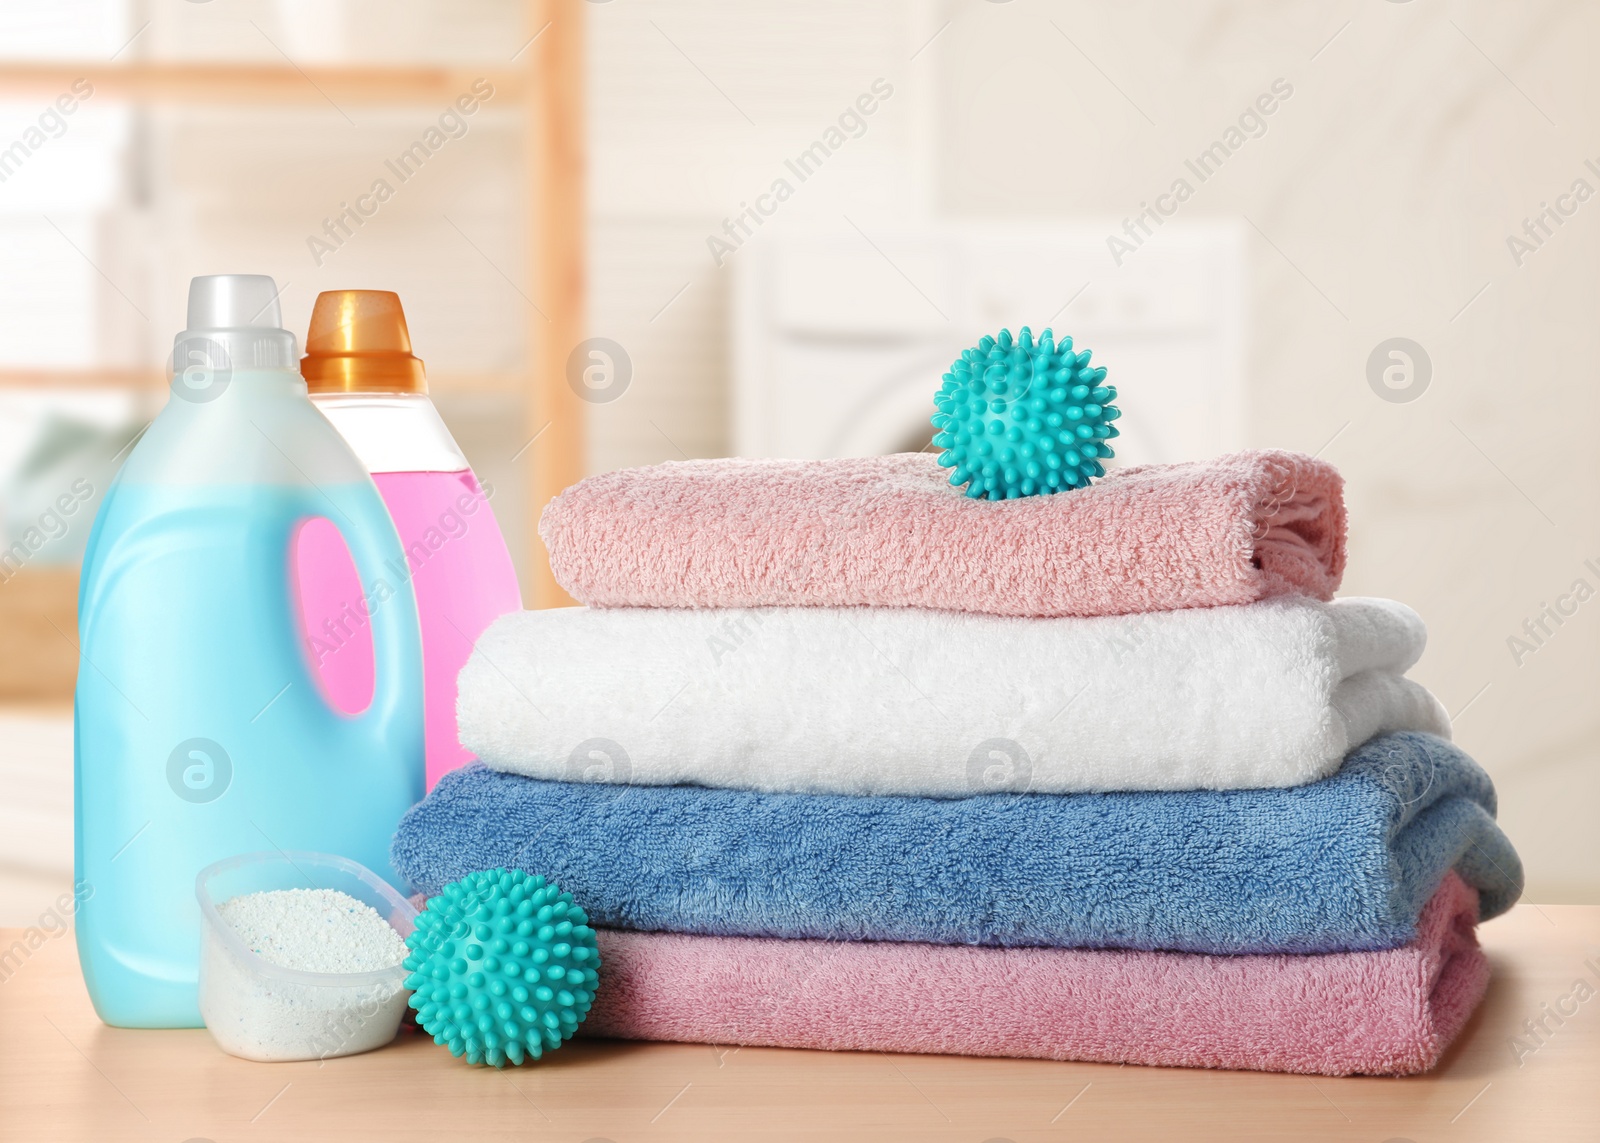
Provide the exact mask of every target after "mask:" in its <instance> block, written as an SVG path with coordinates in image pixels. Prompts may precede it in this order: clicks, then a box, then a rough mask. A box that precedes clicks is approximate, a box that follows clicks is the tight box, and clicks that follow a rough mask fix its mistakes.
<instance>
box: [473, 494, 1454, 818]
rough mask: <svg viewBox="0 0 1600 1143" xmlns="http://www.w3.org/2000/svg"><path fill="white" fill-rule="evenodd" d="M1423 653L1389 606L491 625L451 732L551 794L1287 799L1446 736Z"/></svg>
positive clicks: (655, 616)
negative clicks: (1368, 754)
mask: <svg viewBox="0 0 1600 1143" xmlns="http://www.w3.org/2000/svg"><path fill="white" fill-rule="evenodd" d="M1062 495H1066V494H1065V493H1063V494H1062ZM974 503H975V502H974ZM1002 503H1003V502H1002ZM1425 641H1426V632H1425V630H1424V628H1423V624H1422V620H1421V619H1420V618H1418V617H1417V614H1416V613H1415V612H1414V611H1412V610H1411V609H1410V608H1408V607H1405V606H1404V605H1402V604H1399V603H1394V602H1392V601H1390V600H1384V599H1342V600H1338V601H1336V602H1334V603H1318V602H1316V601H1314V600H1309V599H1306V598H1304V597H1302V596H1295V597H1290V598H1285V599H1274V600H1268V601H1266V602H1263V603H1253V604H1248V605H1244V606H1240V607H1217V608H1204V609H1195V610H1187V611H1168V612H1160V613H1157V614H1153V615H1123V616H1106V617H1101V618H1094V619H1071V618H1068V619H1016V618H1010V617H1000V616H991V615H963V614H958V613H955V612H948V611H918V610H914V609H888V608H815V607H814V608H782V609H770V610H758V611H743V612H739V611H691V610H664V609H659V608H624V609H616V610H611V609H599V610H596V609H589V608H571V607H569V608H559V609H554V610H549V611H526V612H516V613H513V614H511V615H507V616H503V617H502V618H501V619H499V620H498V621H497V622H496V623H495V624H494V625H493V626H492V627H490V628H489V630H488V631H486V632H485V633H484V635H483V636H482V637H481V638H480V639H479V641H478V645H477V649H476V650H475V651H474V653H473V655H472V657H471V659H470V660H469V661H468V663H467V666H466V667H465V668H464V669H463V670H462V672H461V675H460V690H459V696H460V697H459V700H458V703H457V715H458V725H459V728H460V734H461V741H462V744H463V745H465V746H466V748H467V749H468V750H471V751H472V752H473V753H475V754H476V755H477V756H478V757H479V758H481V759H483V760H484V762H486V763H487V764H488V765H490V766H491V767H494V768H495V769H500V770H509V771H514V772H517V773H521V774H526V775H528V776H530V777H536V778H547V779H552V780H557V781H611V782H621V783H634V784H641V785H674V784H678V783H693V784H697V785H703V786H717V787H723V788H730V789H743V790H764V791H770V792H778V793H816V794H908V795H917V796H931V797H965V796H968V795H971V794H976V793H997V792H1002V791H1006V792H1012V793H1023V792H1032V793H1066V792H1069V791H1079V790H1186V789H1212V790H1223V789H1239V788H1249V787H1261V786H1296V785H1300V784H1302V783H1305V782H1312V781H1315V780H1317V779H1318V778H1324V777H1326V776H1328V775H1329V774H1331V773H1333V772H1334V771H1335V770H1336V769H1338V766H1339V762H1340V760H1341V759H1343V758H1344V756H1345V755H1346V754H1347V753H1348V752H1349V751H1350V750H1352V749H1354V748H1355V747H1357V746H1359V745H1360V744H1361V743H1363V742H1365V741H1367V740H1368V739H1369V738H1372V737H1373V736H1375V735H1378V734H1382V733H1386V732H1389V731H1397V730H1424V731H1429V732H1431V733H1434V734H1439V735H1441V736H1444V737H1448V736H1449V733H1450V721H1449V718H1448V716H1447V715H1446V714H1445V712H1444V709H1443V708H1442V707H1441V706H1440V705H1439V703H1438V701H1437V700H1436V699H1435V698H1434V697H1433V696H1432V695H1430V694H1429V693H1428V692H1427V691H1426V690H1425V689H1423V687H1421V686H1420V685H1419V684H1417V683H1415V682H1412V681H1411V680H1409V679H1406V678H1404V677H1402V676H1403V673H1404V672H1405V670H1406V669H1407V668H1408V667H1410V666H1411V665H1412V664H1413V663H1415V662H1416V661H1417V659H1418V657H1419V656H1420V655H1421V654H1422V649H1423V645H1424V643H1425ZM624 760H625V762H624Z"/></svg>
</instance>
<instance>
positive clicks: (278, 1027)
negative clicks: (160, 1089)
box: [200, 889, 407, 1060]
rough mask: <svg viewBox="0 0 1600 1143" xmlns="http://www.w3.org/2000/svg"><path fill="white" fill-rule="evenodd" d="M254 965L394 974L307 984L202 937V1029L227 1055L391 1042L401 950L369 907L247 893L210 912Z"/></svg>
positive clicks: (305, 1055)
mask: <svg viewBox="0 0 1600 1143" xmlns="http://www.w3.org/2000/svg"><path fill="white" fill-rule="evenodd" d="M217 912H218V914H219V915H220V916H221V917H222V919H223V921H224V922H225V923H226V924H227V926H228V927H229V928H231V929H232V930H233V931H234V933H235V934H236V935H237V936H238V938H239V939H240V940H241V941H243V942H244V944H245V945H246V946H247V947H248V948H249V949H250V951H251V952H253V953H255V954H257V955H258V956H260V957H261V958H262V959H264V960H266V961H268V962H269V963H270V964H272V965H276V966H278V967H280V968H283V969H289V970H291V971H293V972H317V973H371V972H379V971H382V970H384V969H394V970H395V971H394V972H393V973H392V974H390V975H388V976H386V977H384V978H383V979H381V980H379V981H376V982H373V981H366V982H360V983H344V982H338V981H335V982H331V983H316V984H313V983H309V982H306V981H304V980H297V979H295V978H293V977H292V976H290V975H287V974H278V973H274V972H272V971H271V970H270V969H263V968H262V966H260V965H259V964H256V963H252V962H251V961H250V960H249V959H247V958H245V957H241V956H238V955H236V954H235V953H234V952H232V951H230V950H229V948H228V947H227V946H226V945H225V944H224V943H223V942H222V941H221V940H218V939H215V938H214V937H213V936H211V935H210V934H209V933H208V935H207V938H206V942H205V948H204V956H203V958H202V964H201V970H202V971H201V980H200V1003H201V1011H202V1013H203V1014H204V1016H205V1021H206V1027H207V1028H209V1029H210V1030H211V1032H212V1034H213V1035H214V1036H215V1037H216V1039H217V1041H218V1043H220V1044H221V1045H222V1046H223V1047H224V1048H225V1049H227V1050H228V1051H229V1052H232V1053H233V1054H234V1055H239V1056H244V1057H246V1058H248V1059H254V1060H305V1059H319V1058H325V1057H328V1056H344V1055H350V1054H352V1053H355V1052H364V1051H367V1050H369V1049H371V1048H376V1047H379V1046H381V1045H383V1044H386V1043H388V1042H389V1041H390V1040H391V1039H393V1038H394V1034H395V1030H396V1028H397V1027H398V1026H399V1022H400V1016H401V1015H402V1014H403V1012H404V1010H405V1003H406V1000H405V990H404V988H403V987H402V980H403V977H404V971H403V970H400V969H398V968H397V967H396V966H398V965H399V964H400V962H401V961H402V960H404V959H405V957H406V953H407V949H406V946H405V941H404V940H403V939H402V938H401V936H400V934H399V933H397V932H396V931H395V930H394V928H393V927H392V926H390V924H389V922H388V921H386V920H384V918H383V917H382V916H381V915H380V914H379V913H378V911H377V910H376V909H374V908H372V906H370V905H367V904H365V903H363V902H361V901H358V900H356V899H355V898H354V897H351V896H349V895H348V894H346V893H340V892H339V891H337V890H334V889H278V890H273V891H270V892H264V893H247V894H244V895H242V896H239V897H234V898H232V899H231V900H228V901H224V902H223V903H222V904H220V905H219V906H217Z"/></svg>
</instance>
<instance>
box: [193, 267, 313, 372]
mask: <svg viewBox="0 0 1600 1143" xmlns="http://www.w3.org/2000/svg"><path fill="white" fill-rule="evenodd" d="M172 360H173V362H174V367H175V368H176V369H178V370H180V371H181V370H183V369H184V368H185V367H187V366H192V365H194V364H196V363H204V364H206V365H207V366H209V367H210V368H212V369H219V370H220V369H228V370H232V369H293V370H295V371H296V372H297V373H298V372H299V368H300V354H299V352H298V348H297V346H296V343H295V337H294V334H292V333H290V332H289V331H288V330H286V329H284V328H283V314H282V311H281V310H280V309H279V308H278V287H277V284H276V283H274V282H273V280H272V278H271V277H270V276H268V275H266V274H206V275H203V276H202V277H198V278H194V279H191V280H190V282H189V317H188V328H187V329H185V330H184V331H183V332H182V333H180V334H179V335H178V336H177V338H176V339H175V341H174V343H173V349H172Z"/></svg>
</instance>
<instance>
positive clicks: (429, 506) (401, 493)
mask: <svg viewBox="0 0 1600 1143" xmlns="http://www.w3.org/2000/svg"><path fill="white" fill-rule="evenodd" d="M300 372H301V375H302V376H304V378H305V381H306V386H307V388H308V389H309V390H310V393H311V399H312V401H313V402H315V404H316V406H317V408H319V409H320V410H321V411H322V412H323V414H324V415H325V416H326V417H327V418H328V420H330V421H332V422H333V425H334V427H335V428H337V429H338V430H339V432H340V433H341V434H342V435H343V436H344V439H345V440H346V441H347V442H348V443H349V445H350V447H351V448H352V449H353V450H354V451H355V454H356V456H358V457H359V458H360V459H361V462H362V463H363V464H365V465H366V467H367V470H368V471H369V472H370V473H372V479H373V481H374V482H375V483H376V484H377V486H378V491H379V492H380V493H381V494H382V496H383V500H384V503H385V504H386V505H387V507H388V509H389V515H390V516H391V517H392V518H393V520H394V525H395V530H396V531H398V532H399V533H400V543H401V546H402V547H403V548H404V549H405V562H404V566H399V562H398V561H395V565H396V566H388V567H385V569H384V572H383V574H384V577H385V578H386V579H389V580H390V581H391V583H395V582H399V581H405V580H409V581H410V583H411V586H412V588H413V590H414V592H415V594H416V599H417V612H418V616H419V618H420V620H421V623H422V660H423V673H424V693H425V696H426V697H425V710H424V724H425V728H426V735H427V788H428V789H430V790H431V789H433V787H434V784H435V783H437V782H438V781H439V779H440V777H441V776H443V775H444V774H445V773H446V772H447V771H450V770H453V769H454V768H456V767H457V766H461V765H463V764H465V763H467V762H470V761H472V757H473V756H472V755H471V754H470V753H468V752H467V751H466V750H464V749H463V748H462V746H461V744H460V742H459V741H458V739H457V737H456V675H457V674H459V673H460V671H461V668H462V666H463V665H465V663H466V661H467V657H468V656H469V655H470V654H471V653H472V645H473V643H474V641H475V640H476V639H477V638H478V636H479V635H481V634H482V633H483V630H484V628H486V627H488V626H489V624H490V623H492V622H493V621H494V620H495V619H497V618H499V617H500V616H501V615H504V614H506V613H507V612H510V611H517V610H520V609H521V607H522V595H521V592H520V590H519V589H518V587H517V573H516V571H515V569H514V568H513V567H512V564H511V554H510V553H509V552H508V551H507V550H506V542H505V539H504V538H503V537H502V536H501V535H500V529H499V527H498V526H497V525H496V524H495V519H494V513H493V512H492V511H491V510H490V508H489V495H490V494H491V493H492V490H489V491H486V490H485V489H483V488H481V487H480V486H479V484H478V481H477V478H476V477H474V476H473V474H472V469H471V468H469V467H468V465H467V460H466V457H465V456H463V455H462V453H461V449H460V448H459V447H458V446H457V445H456V442H455V440H454V438H452V437H451V435H450V431H449V430H448V429H447V428H445V425H444V421H442V420H441V419H440V418H439V413H438V411H437V410H436V409H435V408H434V407H433V402H432V401H430V400H429V399H428V387H427V382H426V381H425V380H424V378H423V371H422V362H421V361H419V360H418V359H417V358H416V357H414V356H412V353H411V335H410V332H409V331H408V330H407V328H406V318H405V313H404V312H403V311H402V310H401V308H400V299H399V297H398V296H397V295H395V294H392V293H389V292H388V291H385V290H332V291H329V292H326V293H323V294H319V295H318V296H317V303H316V306H315V308H314V309H313V310H312V313H311V330H310V332H309V333H307V334H306V356H305V357H304V358H302V359H301V361H300ZM294 559H295V563H296V568H297V571H298V586H299V595H300V609H301V615H302V617H303V619H304V621H305V637H306V655H307V658H308V660H309V663H310V665H311V670H312V673H313V674H314V675H316V676H318V677H319V678H320V680H321V682H322V686H323V689H324V691H325V692H326V694H327V697H328V700H329V702H330V703H331V704H332V705H333V706H334V707H335V708H336V709H338V710H340V711H342V712H344V713H347V714H354V713H357V712H359V711H361V710H364V709H365V708H366V706H367V704H368V703H369V702H370V701H371V698H372V688H373V666H372V639H371V635H370V633H369V617H368V615H367V613H366V610H365V607H364V605H363V602H362V592H361V585H360V581H359V580H358V579H357V578H356V573H355V567H354V565H353V564H352V562H351V559H350V555H349V552H348V551H347V550H346V548H345V545H344V541H343V539H342V538H341V537H340V535H339V531H338V529H337V528H335V527H334V526H333V525H332V524H330V523H329V522H328V521H327V520H325V519H320V518H319V519H313V520H311V521H309V522H308V523H307V524H306V525H304V526H303V527H302V529H301V531H300V533H299V535H298V537H297V540H296V544H295V554H294Z"/></svg>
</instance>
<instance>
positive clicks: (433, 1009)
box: [405, 869, 600, 1068]
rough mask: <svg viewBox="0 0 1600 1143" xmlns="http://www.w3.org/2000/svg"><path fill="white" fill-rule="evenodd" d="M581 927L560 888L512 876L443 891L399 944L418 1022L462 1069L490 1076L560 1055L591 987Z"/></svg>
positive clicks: (497, 873) (475, 877)
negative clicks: (478, 1067)
mask: <svg viewBox="0 0 1600 1143" xmlns="http://www.w3.org/2000/svg"><path fill="white" fill-rule="evenodd" d="M588 920H589V918H588V917H587V916H586V915H585V914H584V911H583V910H582V909H580V908H578V906H577V905H575V904H573V902H572V896H571V894H568V893H563V892H562V891H561V887H560V886H559V885H556V884H554V883H550V884H547V883H546V882H545V879H544V878H543V877H538V876H533V875H530V874H527V873H523V872H520V871H517V870H505V869H491V870H487V871H485V872H479V873H469V874H467V876H465V877H463V878H461V879H460V880H459V881H453V882H451V883H450V884H449V885H446V886H445V887H444V890H443V891H442V892H441V893H440V894H439V895H438V896H436V897H433V898H431V899H430V900H429V901H428V904H427V907H426V908H425V909H424V910H423V911H422V913H421V914H420V915H419V916H418V917H417V929H416V931H415V932H414V933H412V934H411V935H410V936H409V937H407V938H406V946H407V947H408V948H410V949H411V950H412V951H411V955H410V956H408V957H406V959H405V967H406V968H407V969H409V970H410V972H411V975H410V976H409V977H407V978H406V987H407V988H411V989H414V990H415V994H414V995H413V996H412V997H411V1007H413V1008H415V1009H416V1010H417V1023H419V1024H421V1025H422V1028H423V1030H424V1031H427V1032H429V1033H431V1034H432V1035H433V1042H434V1043H436V1044H443V1045H444V1046H445V1047H447V1048H449V1049H450V1054H451V1055H454V1056H465V1057H466V1058H467V1062H468V1063H471V1064H481V1063H488V1064H493V1065H494V1066H495V1067H497V1068H499V1067H504V1066H505V1065H506V1064H507V1063H508V1062H509V1063H513V1064H520V1063H522V1062H523V1060H524V1059H526V1058H529V1057H531V1058H533V1059H538V1058H539V1057H540V1056H541V1055H543V1054H544V1052H545V1051H546V1050H547V1049H551V1050H553V1049H555V1048H559V1047H560V1046H561V1044H562V1042H563V1041H565V1040H566V1039H568V1038H569V1037H570V1036H571V1035H572V1033H573V1032H575V1031H576V1030H577V1028H578V1025H579V1024H581V1023H583V1019H584V1017H585V1016H587V1015H588V1014H589V1005H590V1004H591V1003H593V1001H594V993H595V988H596V986H597V985H598V984H599V980H600V977H599V973H598V972H597V971H596V970H597V969H599V967H600V953H599V951H598V949H597V948H596V946H595V938H594V930H593V929H591V928H590V927H589V925H588Z"/></svg>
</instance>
